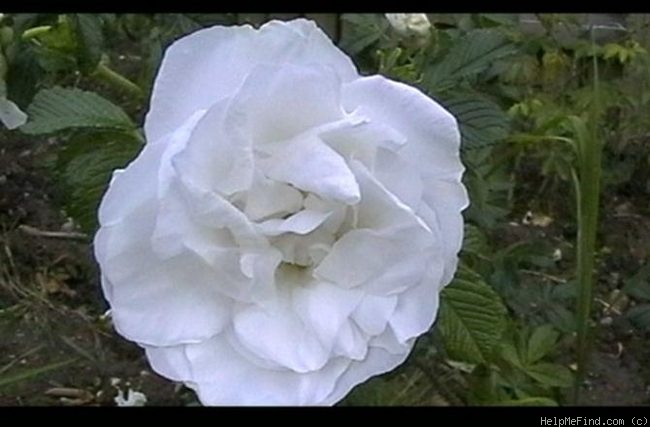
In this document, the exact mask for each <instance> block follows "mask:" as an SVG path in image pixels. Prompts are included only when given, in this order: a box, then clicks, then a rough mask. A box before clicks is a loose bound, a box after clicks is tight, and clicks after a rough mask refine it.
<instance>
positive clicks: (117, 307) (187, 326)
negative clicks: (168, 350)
mask: <svg viewBox="0 0 650 427" xmlns="http://www.w3.org/2000/svg"><path fill="white" fill-rule="evenodd" d="M107 278H108V280H111V278H110V277H107ZM216 280H218V278H217V277H216V276H215V274H214V271H212V270H211V269H210V268H209V267H208V266H207V265H205V264H204V263H203V262H202V261H200V260H199V259H198V258H196V257H195V256H193V255H183V256H180V257H175V258H172V259H170V260H167V261H166V262H165V263H161V264H158V265H154V266H153V267H152V268H150V269H145V270H141V271H140V272H139V273H136V274H135V275H133V276H131V277H130V278H129V280H128V281H122V282H119V283H117V282H114V281H112V280H111V282H112V298H111V309H112V315H113V322H114V324H115V328H116V329H117V330H118V331H119V332H120V334H122V335H124V336H125V337H127V338H128V339H130V340H132V341H137V342H139V343H142V344H147V345H153V346H169V345H176V344H180V343H187V342H198V341H201V340H204V339H206V338H209V337H210V336H212V335H214V334H216V333H218V332H219V331H221V330H222V329H223V327H224V326H225V325H226V324H227V323H228V322H229V318H230V316H231V314H230V310H231V308H230V306H231V303H230V302H229V301H228V300H227V299H226V297H224V296H223V295H222V294H221V293H220V292H219V291H218V290H217V286H216V284H215V283H214V282H215V281H216Z"/></svg>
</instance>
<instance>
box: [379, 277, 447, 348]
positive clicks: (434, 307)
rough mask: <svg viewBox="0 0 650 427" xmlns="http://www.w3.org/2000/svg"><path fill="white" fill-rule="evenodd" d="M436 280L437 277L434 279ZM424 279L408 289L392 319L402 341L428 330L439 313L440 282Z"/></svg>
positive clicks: (392, 323) (391, 322) (400, 298)
mask: <svg viewBox="0 0 650 427" xmlns="http://www.w3.org/2000/svg"><path fill="white" fill-rule="evenodd" d="M434 280H435V279H434ZM434 280H424V281H423V282H422V283H421V284H420V285H418V286H414V287H412V288H410V289H407V290H406V291H405V292H404V293H402V294H401V295H400V296H399V302H398V303H397V307H396V308H395V312H394V313H393V316H392V317H391V319H390V325H391V326H392V328H393V331H394V332H395V336H396V337H397V339H398V340H399V341H400V342H401V343H405V342H406V341H407V340H409V339H411V338H413V337H417V336H418V335H421V334H423V333H425V332H426V331H428V330H429V329H430V328H431V325H432V324H433V321H434V320H435V318H436V314H437V313H438V299H439V298H438V293H439V292H440V291H439V289H438V282H437V281H434Z"/></svg>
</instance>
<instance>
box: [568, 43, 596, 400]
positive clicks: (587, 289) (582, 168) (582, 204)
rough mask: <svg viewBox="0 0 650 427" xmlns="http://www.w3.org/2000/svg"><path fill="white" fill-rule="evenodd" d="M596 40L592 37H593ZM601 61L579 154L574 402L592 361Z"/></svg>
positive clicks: (578, 395) (577, 398) (578, 396)
mask: <svg viewBox="0 0 650 427" xmlns="http://www.w3.org/2000/svg"><path fill="white" fill-rule="evenodd" d="M592 43H593V41H592ZM599 109H600V104H599V91H598V65H597V63H596V58H595V56H594V100H593V104H592V111H591V114H590V116H591V117H590V118H589V123H588V126H589V137H588V139H587V140H586V141H582V144H579V145H581V148H582V150H581V153H579V156H580V157H581V158H580V159H579V172H580V185H579V191H578V253H577V257H578V266H577V279H578V286H579V291H578V302H577V316H578V319H577V320H578V325H577V326H578V360H577V362H578V372H577V375H576V382H575V385H574V395H573V397H574V403H576V404H577V403H578V402H579V398H580V387H581V385H582V383H583V381H584V379H585V376H586V372H587V367H588V363H589V350H590V345H589V344H590V343H589V319H590V315H591V303H592V289H593V280H594V258H595V250H596V233H597V231H598V205H599V200H600V175H601V157H602V148H603V144H602V143H601V141H600V140H599V139H598V128H597V126H598V125H597V123H598V113H599Z"/></svg>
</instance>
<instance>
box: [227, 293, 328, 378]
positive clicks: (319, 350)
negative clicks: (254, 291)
mask: <svg viewBox="0 0 650 427" xmlns="http://www.w3.org/2000/svg"><path fill="white" fill-rule="evenodd" d="M284 285H285V287H288V285H289V284H286V283H285V284H284ZM296 286H300V285H298V284H296ZM279 293H280V292H279ZM290 295H291V294H290V292H289V291H288V290H286V289H284V296H281V297H280V298H279V299H280V301H279V306H277V307H276V308H275V309H270V308H268V307H267V308H261V307H258V306H249V307H246V308H243V309H242V310H241V311H239V312H238V313H237V314H235V317H234V318H233V325H234V330H235V334H236V337H237V338H238V339H239V342H240V343H241V344H242V345H243V346H244V347H246V348H247V349H248V350H250V351H252V352H253V353H255V354H256V355H257V356H259V357H261V358H263V359H267V360H271V361H273V362H276V363H278V364H279V365H281V366H284V367H286V368H288V369H291V370H293V371H296V372H301V373H304V372H310V371H314V370H317V369H321V368H322V367H323V366H324V365H325V364H326V363H327V359H328V351H327V349H326V348H324V347H323V345H322V344H321V342H320V341H319V340H318V338H317V337H316V336H315V335H314V333H313V332H312V331H310V330H309V329H307V328H306V327H305V325H304V323H303V322H302V320H301V319H300V318H299V317H298V316H297V315H296V314H295V313H294V312H293V310H292V308H291V302H290V298H291V297H290Z"/></svg>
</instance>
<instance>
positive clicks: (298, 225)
mask: <svg viewBox="0 0 650 427" xmlns="http://www.w3.org/2000/svg"><path fill="white" fill-rule="evenodd" d="M330 215H331V212H318V211H312V210H309V209H303V210H301V211H300V212H298V213H296V214H294V215H291V216H290V217H289V218H287V219H269V220H266V221H264V222H261V223H260V224H259V228H260V230H261V231H262V233H264V234H265V235H267V236H279V235H280V234H283V233H295V234H307V233H310V232H312V231H314V230H315V229H316V228H317V227H318V226H320V225H321V224H322V223H323V222H325V220H326V219H327V218H329V216H330Z"/></svg>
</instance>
